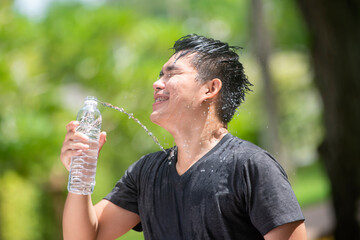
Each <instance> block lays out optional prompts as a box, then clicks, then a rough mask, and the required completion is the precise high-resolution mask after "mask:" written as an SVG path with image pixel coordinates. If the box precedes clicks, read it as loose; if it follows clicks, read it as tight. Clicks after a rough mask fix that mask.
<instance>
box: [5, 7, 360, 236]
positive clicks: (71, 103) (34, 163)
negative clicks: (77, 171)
mask: <svg viewBox="0 0 360 240" xmlns="http://www.w3.org/2000/svg"><path fill="white" fill-rule="evenodd" d="M359 9H360V7H359V3H357V2H356V1H350V0H349V1H348V0H346V1H340V0H338V1H333V2H332V3H327V2H326V1H301V0H298V1H295V0H270V1H263V0H223V1H218V0H152V1H147V0H131V1H129V0H126V1H124V0H118V1H111V0H108V1H105V0H72V1H70V0H69V1H65V0H63V1H60V0H32V1H27V0H15V1H13V0H1V1H0V239H3V240H37V239H38V240H42V239H44V240H45V239H46V240H47V239H54V240H56V239H62V233H61V218H62V209H63V205H64V201H65V197H66V194H67V190H66V185H67V176H68V173H67V171H66V170H65V169H64V168H63V166H62V164H61V163H60V160H59V154H60V148H61V146H62V142H63V139H64V136H65V132H66V131H65V126H66V124H67V123H68V122H69V121H71V120H73V119H75V118H76V114H77V111H78V110H79V109H80V108H81V106H82V104H83V100H84V98H85V96H89V95H93V96H96V97H98V99H99V100H101V101H104V102H109V103H111V104H113V105H117V106H119V107H123V108H124V109H125V110H126V111H128V112H131V113H133V114H134V116H135V117H136V118H138V119H139V120H140V121H141V122H142V123H143V124H144V125H146V126H147V128H148V129H149V130H150V131H152V132H153V133H154V135H155V136H156V137H157V138H158V140H159V141H160V143H161V144H162V145H163V146H164V147H165V148H168V147H171V146H173V145H174V142H173V140H172V138H171V136H170V135H169V134H168V133H167V132H166V131H164V130H163V129H161V128H160V127H158V126H156V125H154V124H153V123H151V122H150V120H149V115H150V112H151V104H152V102H153V95H152V94H153V90H152V83H153V82H154V81H155V80H156V79H157V77H158V74H159V71H160V69H161V67H162V65H163V64H164V63H165V62H166V61H167V59H168V58H169V57H170V56H171V54H172V51H171V50H170V48H171V47H172V45H173V43H174V41H175V40H177V39H178V38H180V37H181V36H183V35H187V34H189V33H197V34H200V35H205V36H209V37H212V38H215V39H220V40H222V41H226V42H229V43H230V44H231V45H237V46H241V47H243V49H242V50H240V51H239V55H240V61H241V62H242V63H243V65H244V66H245V72H246V74H247V75H248V77H249V79H250V81H251V82H252V83H253V84H254V87H253V88H252V90H253V92H251V93H250V94H249V95H248V96H247V100H246V102H245V103H244V104H243V105H242V106H241V107H240V108H239V109H238V111H237V113H236V115H235V117H234V119H233V120H232V122H231V123H230V126H229V129H230V131H231V132H232V133H233V134H234V135H236V136H238V137H240V138H242V139H245V140H248V141H252V142H254V143H255V144H258V145H260V146H261V147H263V148H265V149H267V150H268V151H270V152H271V153H272V154H273V155H274V156H276V158H277V159H278V160H279V162H280V163H281V164H282V165H283V166H284V168H285V169H286V171H287V173H288V176H289V179H290V181H291V184H292V186H293V188H294V191H295V194H296V196H297V198H298V200H299V202H300V204H301V206H302V209H303V211H304V213H305V215H306V217H307V220H306V224H307V227H308V234H309V239H310V240H311V239H347V240H348V239H358V238H357V237H358V236H359V202H360V201H359V191H360V190H359V189H360V180H359V175H360V173H359V172H360V170H359V168H360V165H359V161H358V160H360V159H359V155H360V154H359V151H358V150H356V149H357V148H358V147H357V144H358V143H359V141H358V140H357V138H356V136H359V135H358V134H359V133H360V131H359V126H357V125H359V124H358V123H359V122H360V119H359V106H360V105H359V96H358V95H359V83H358V81H357V77H356V76H357V71H356V70H357V67H358V66H359V56H360V51H359V46H358V45H359V44H358V43H359V41H358V40H359V36H360V34H359V29H358V27H359V23H360V21H359ZM337 17H339V18H338V19H337ZM335 19H336V20H335ZM339 19H342V20H339ZM354 26H357V28H356V27H354ZM341 31H343V33H342V34H338V33H341ZM340 52H341V54H343V55H341V54H340ZM341 56H342V57H341ZM324 69H325V70H324ZM338 69H341V71H340V70H339V71H337V70H338ZM100 110H101V112H102V116H103V127H102V128H103V130H104V131H106V132H107V134H108V136H107V139H108V142H107V143H106V145H105V146H104V148H103V150H102V152H101V155H100V158H99V163H98V172H97V177H96V181H97V185H96V188H95V191H94V194H93V201H94V202H97V201H99V200H100V199H102V198H103V197H104V196H105V195H106V194H107V193H108V192H110V191H111V189H112V187H113V186H114V184H115V183H116V181H117V180H118V179H119V178H120V177H121V176H122V175H123V173H124V171H125V169H126V168H127V167H128V166H129V165H130V164H131V163H133V162H134V161H136V160H137V159H139V158H140V157H141V156H142V155H144V154H147V153H149V152H152V151H158V150H159V147H158V146H157V145H156V144H155V143H154V142H153V141H152V139H151V138H150V137H149V136H148V135H147V134H146V133H145V132H144V130H143V129H142V128H141V127H139V126H138V125H137V124H136V123H135V122H134V121H132V120H131V119H128V117H127V116H126V115H124V114H122V113H119V112H116V111H114V110H113V109H107V108H104V107H100ZM349 119H351V120H349ZM334 129H337V131H334ZM329 136H330V137H329ZM319 149H320V151H319ZM324 149H325V150H324ZM340 196H341V197H340ZM339 209H340V210H341V211H340V210H339ZM121 239H143V237H142V235H141V233H140V234H139V233H136V232H134V231H130V232H129V233H128V234H126V235H125V236H124V237H123V238H121Z"/></svg>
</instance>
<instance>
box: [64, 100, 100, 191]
mask: <svg viewBox="0 0 360 240" xmlns="http://www.w3.org/2000/svg"><path fill="white" fill-rule="evenodd" d="M97 104H98V102H97V98H96V97H91V96H88V97H86V99H85V103H84V106H83V107H82V108H81V109H80V111H79V113H78V115H77V118H76V119H77V121H79V122H80V125H79V126H78V127H77V128H76V131H77V132H81V133H83V134H85V135H87V136H88V137H89V142H88V144H89V149H88V150H86V151H83V152H82V154H81V155H80V156H74V157H72V159H71V165H70V173H69V182H68V191H69V192H71V193H75V194H81V195H89V194H92V192H93V191H94V187H95V175H96V164H97V157H98V153H99V136H100V129H101V120H102V119H101V114H100V111H99V109H98V108H97Z"/></svg>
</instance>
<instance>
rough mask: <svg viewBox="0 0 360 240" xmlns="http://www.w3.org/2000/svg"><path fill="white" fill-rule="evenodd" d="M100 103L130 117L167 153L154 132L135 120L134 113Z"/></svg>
mask: <svg viewBox="0 0 360 240" xmlns="http://www.w3.org/2000/svg"><path fill="white" fill-rule="evenodd" d="M98 102H99V103H100V104H101V105H103V106H105V107H108V108H112V109H115V110H117V111H119V112H121V113H124V114H126V115H127V116H128V117H129V119H132V120H134V121H135V122H136V123H137V124H139V125H140V126H141V127H142V128H143V129H144V130H145V132H146V133H147V134H148V135H149V136H150V137H151V139H152V140H153V141H154V142H155V143H156V145H158V146H159V147H160V149H161V150H162V151H164V152H165V149H164V148H163V147H162V146H161V144H160V142H159V141H158V140H157V138H156V137H155V136H154V134H153V133H152V132H150V131H149V130H148V129H147V127H146V126H145V125H144V124H142V123H141V122H140V120H139V119H137V118H135V117H134V114H133V113H128V112H126V111H125V110H124V109H123V108H120V107H117V106H114V105H112V104H110V103H106V102H101V101H99V100H98Z"/></svg>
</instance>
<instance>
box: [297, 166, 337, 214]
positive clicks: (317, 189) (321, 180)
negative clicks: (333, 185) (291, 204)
mask: <svg viewBox="0 0 360 240" xmlns="http://www.w3.org/2000/svg"><path fill="white" fill-rule="evenodd" d="M291 184H292V187H293V189H294V192H295V195H296V197H297V199H298V201H299V203H300V205H301V207H306V206H309V205H312V204H315V203H319V202H322V201H325V200H327V199H328V198H329V196H330V184H329V180H328V178H327V176H326V173H325V170H324V168H323V166H322V164H321V163H320V162H319V161H317V162H315V163H313V164H311V165H309V166H306V167H301V168H298V169H297V170H296V175H295V177H293V178H292V179H291Z"/></svg>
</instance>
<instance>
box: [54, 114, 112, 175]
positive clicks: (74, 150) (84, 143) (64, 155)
mask: <svg viewBox="0 0 360 240" xmlns="http://www.w3.org/2000/svg"><path fill="white" fill-rule="evenodd" d="M77 126H79V122H78V121H71V122H70V123H69V124H68V125H66V131H67V132H66V135H65V140H64V143H63V146H62V148H61V154H60V159H61V162H62V163H63V165H64V166H65V168H66V169H67V170H68V171H69V170H70V164H71V157H73V156H79V155H81V153H82V151H85V150H87V149H88V148H89V145H88V141H89V138H88V137H87V136H86V135H85V134H82V133H80V132H76V131H75V130H76V127H77ZM105 142H106V132H101V133H100V137H99V152H100V150H101V148H102V147H103V145H104V143H105Z"/></svg>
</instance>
